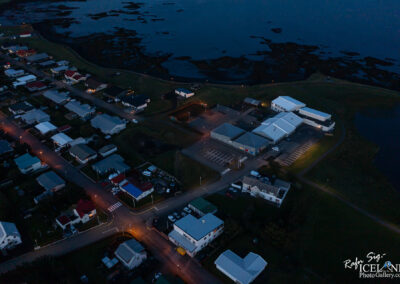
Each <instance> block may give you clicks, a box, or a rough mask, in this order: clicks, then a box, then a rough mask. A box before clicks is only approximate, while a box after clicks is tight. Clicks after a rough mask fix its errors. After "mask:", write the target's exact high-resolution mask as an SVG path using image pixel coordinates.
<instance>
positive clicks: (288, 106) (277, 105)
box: [271, 96, 306, 112]
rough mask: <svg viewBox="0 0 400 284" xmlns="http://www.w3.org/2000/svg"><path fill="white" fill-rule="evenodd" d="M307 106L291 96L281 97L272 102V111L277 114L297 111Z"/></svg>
mask: <svg viewBox="0 0 400 284" xmlns="http://www.w3.org/2000/svg"><path fill="white" fill-rule="evenodd" d="M305 106H306V105H305V104H304V103H302V102H300V101H298V100H296V99H294V98H292V97H289V96H280V97H277V98H276V99H274V100H273V101H272V102H271V109H272V110H274V111H277V112H282V111H286V112H287V111H296V110H299V109H301V108H302V107H305Z"/></svg>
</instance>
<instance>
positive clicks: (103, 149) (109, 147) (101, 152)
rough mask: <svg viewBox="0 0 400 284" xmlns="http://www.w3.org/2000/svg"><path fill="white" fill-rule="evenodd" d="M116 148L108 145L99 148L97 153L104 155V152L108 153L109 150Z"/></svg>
mask: <svg viewBox="0 0 400 284" xmlns="http://www.w3.org/2000/svg"><path fill="white" fill-rule="evenodd" d="M116 147H117V146H115V145H114V144H108V145H106V146H104V147H101V148H100V150H99V153H100V154H104V153H106V152H108V151H110V150H112V149H114V148H116Z"/></svg>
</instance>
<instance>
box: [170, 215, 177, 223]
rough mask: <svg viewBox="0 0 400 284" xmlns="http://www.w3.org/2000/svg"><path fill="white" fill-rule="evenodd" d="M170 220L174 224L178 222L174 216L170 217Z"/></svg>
mask: <svg viewBox="0 0 400 284" xmlns="http://www.w3.org/2000/svg"><path fill="white" fill-rule="evenodd" d="M168 220H169V221H171V222H172V223H174V222H175V221H176V219H175V217H174V216H172V215H169V216H168Z"/></svg>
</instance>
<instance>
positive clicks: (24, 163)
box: [14, 153, 40, 169]
mask: <svg viewBox="0 0 400 284" xmlns="http://www.w3.org/2000/svg"><path fill="white" fill-rule="evenodd" d="M14 162H15V164H16V165H17V167H18V168H19V169H26V168H29V167H31V166H33V165H34V164H37V163H40V159H39V158H38V157H35V156H31V155H30V154H29V153H26V154H24V155H22V156H19V157H18V158H15V159H14Z"/></svg>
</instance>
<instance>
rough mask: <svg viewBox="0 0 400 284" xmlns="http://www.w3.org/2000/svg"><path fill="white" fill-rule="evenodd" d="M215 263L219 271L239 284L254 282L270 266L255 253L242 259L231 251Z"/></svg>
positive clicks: (224, 253) (222, 254)
mask: <svg viewBox="0 0 400 284" xmlns="http://www.w3.org/2000/svg"><path fill="white" fill-rule="evenodd" d="M214 263H215V266H216V267H217V269H218V270H219V271H221V272H222V273H223V274H225V275H226V276H228V277H229V278H230V279H232V281H233V282H235V283H238V284H249V283H251V282H253V281H254V280H255V279H256V278H257V276H258V275H260V273H261V272H262V271H263V270H264V269H265V267H266V266H267V264H268V263H267V262H266V261H265V260H264V259H263V258H262V257H261V256H259V255H258V254H255V253H253V252H249V253H248V254H247V255H246V256H245V257H244V258H241V257H240V256H238V255H237V254H236V253H234V252H233V251H231V250H226V251H224V252H223V253H221V254H220V256H219V257H218V258H217V259H216V260H215V262H214Z"/></svg>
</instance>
